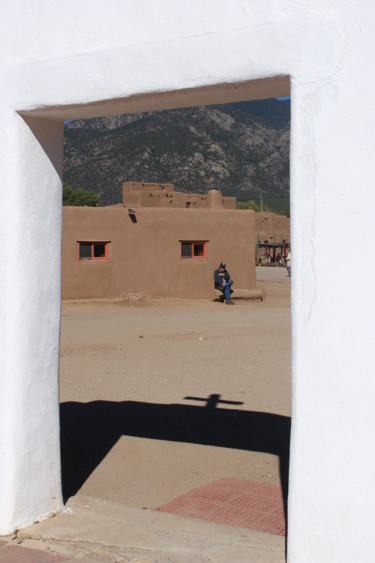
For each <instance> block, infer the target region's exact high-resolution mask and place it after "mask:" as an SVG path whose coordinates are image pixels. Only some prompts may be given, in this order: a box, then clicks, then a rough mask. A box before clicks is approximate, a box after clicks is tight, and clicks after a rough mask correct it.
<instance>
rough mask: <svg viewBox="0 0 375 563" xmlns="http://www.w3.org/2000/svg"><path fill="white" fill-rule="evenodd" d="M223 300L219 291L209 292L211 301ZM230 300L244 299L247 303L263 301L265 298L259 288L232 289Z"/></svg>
mask: <svg viewBox="0 0 375 563" xmlns="http://www.w3.org/2000/svg"><path fill="white" fill-rule="evenodd" d="M222 298H223V293H222V292H221V291H220V290H219V289H213V290H212V292H211V301H220V300H222ZM231 298H232V299H244V300H248V301H263V300H264V298H265V294H264V290H263V289H260V288H257V287H256V288H255V289H237V288H236V289H233V290H232V293H231Z"/></svg>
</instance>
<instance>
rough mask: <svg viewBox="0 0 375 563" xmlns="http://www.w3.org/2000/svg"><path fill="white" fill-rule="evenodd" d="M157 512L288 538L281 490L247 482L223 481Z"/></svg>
mask: <svg viewBox="0 0 375 563" xmlns="http://www.w3.org/2000/svg"><path fill="white" fill-rule="evenodd" d="M156 510H161V511H163V512H171V513H173V514H179V515H180V516H190V517H192V518H199V519H201V520H209V521H210V522H217V523H218V524H227V525H229V526H237V527H239V528H248V529H250V530H257V531H258V532H268V533H270V534H277V535H279V536H285V514H284V503H283V496H282V491H281V487H279V486H277V485H271V484H268V483H256V482H254V481H247V480H245V479H231V478H227V479H221V480H220V481H215V482H213V483H210V484H208V485H206V486H204V487H200V488H199V489H194V490H193V491H190V492H188V493H186V494H184V495H182V496H180V497H178V498H176V499H174V500H172V501H171V502H169V503H167V504H164V505H163V506H159V507H158V508H157V509H156Z"/></svg>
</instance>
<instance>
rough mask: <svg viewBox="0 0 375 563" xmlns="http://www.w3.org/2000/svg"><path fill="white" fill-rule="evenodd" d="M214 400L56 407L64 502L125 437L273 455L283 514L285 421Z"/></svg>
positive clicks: (286, 447) (287, 434)
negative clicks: (276, 459) (195, 403)
mask: <svg viewBox="0 0 375 563" xmlns="http://www.w3.org/2000/svg"><path fill="white" fill-rule="evenodd" d="M185 399H197V398H194V397H185ZM220 402H221V401H219V395H211V396H210V398H209V399H208V400H207V404H206V406H191V405H180V404H169V405H164V404H154V403H141V402H133V401H123V402H111V401H93V402H91V403H77V402H66V403H62V404H61V407H60V412H61V462H62V482H63V495H64V499H65V500H66V499H68V498H69V497H70V496H72V495H74V494H76V493H77V491H78V490H79V489H80V488H81V487H82V485H83V484H84V482H85V481H86V480H87V479H88V477H89V476H90V475H91V473H92V472H93V471H94V470H95V469H96V467H97V466H98V465H99V464H100V462H101V461H102V460H103V459H104V458H105V456H106V455H107V454H108V452H109V451H110V450H111V449H112V447H113V446H114V445H115V443H116V442H117V440H118V439H119V438H120V437H121V436H123V435H125V436H135V437H139V438H149V439H155V440H168V441H173V442H187V443H193V444H207V445H210V446H219V447H224V448H234V449H240V450H249V451H257V452H264V453H270V454H275V455H277V456H279V468H280V481H281V486H282V490H283V497H284V507H285V510H286V499H287V496H288V470H289V442H290V418H289V417H286V416H281V415H276V414H270V413H264V412H255V411H245V410H238V409H229V408H225V409H222V408H217V405H218V403H220ZM223 402H225V403H227V404H240V403H236V402H231V401H223Z"/></svg>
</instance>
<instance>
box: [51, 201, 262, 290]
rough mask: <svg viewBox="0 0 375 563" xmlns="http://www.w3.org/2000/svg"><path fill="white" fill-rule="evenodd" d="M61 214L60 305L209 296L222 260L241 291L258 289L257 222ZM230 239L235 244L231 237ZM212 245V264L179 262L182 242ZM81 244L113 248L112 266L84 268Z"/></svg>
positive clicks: (235, 214)
mask: <svg viewBox="0 0 375 563" xmlns="http://www.w3.org/2000/svg"><path fill="white" fill-rule="evenodd" d="M135 212H136V219H137V222H136V223H134V222H132V221H131V219H130V217H129V215H128V210H127V209H126V208H124V207H119V206H116V207H102V208H94V207H93V208H90V207H86V208H85V207H64V208H63V245H62V298H63V299H79V298H94V297H97V298H98V297H120V296H121V295H124V294H126V293H127V292H128V290H130V289H133V290H135V291H136V292H137V293H143V294H146V295H149V296H151V297H153V298H165V297H182V298H187V299H189V298H203V299H207V298H209V296H210V291H211V290H212V288H213V272H214V270H215V269H216V268H217V267H218V264H219V263H220V262H221V261H222V260H225V261H226V262H227V266H228V270H229V272H230V274H231V276H232V278H233V279H234V280H235V286H234V287H238V288H241V289H244V288H250V289H251V288H254V287H255V267H254V260H255V256H254V252H255V216H254V215H255V214H254V212H252V211H241V212H239V211H231V210H222V209H220V210H215V209H210V210H208V209H200V210H194V209H174V210H173V211H171V210H170V209H164V208H143V207H140V208H137V209H136V210H135ZM228 233H230V236H228ZM181 240H184V241H207V258H208V259H207V260H190V259H181V258H180V242H179V241H181ZM77 241H81V242H82V241H102V242H104V241H110V243H109V260H108V262H101V261H79V260H78V243H77Z"/></svg>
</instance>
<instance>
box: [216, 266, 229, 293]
mask: <svg viewBox="0 0 375 563" xmlns="http://www.w3.org/2000/svg"><path fill="white" fill-rule="evenodd" d="M221 273H223V274H224V276H219V274H221ZM223 280H225V281H226V282H228V281H229V280H230V275H229V272H228V271H227V270H224V272H220V268H218V269H217V270H215V272H214V282H215V288H216V289H222V286H223Z"/></svg>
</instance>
